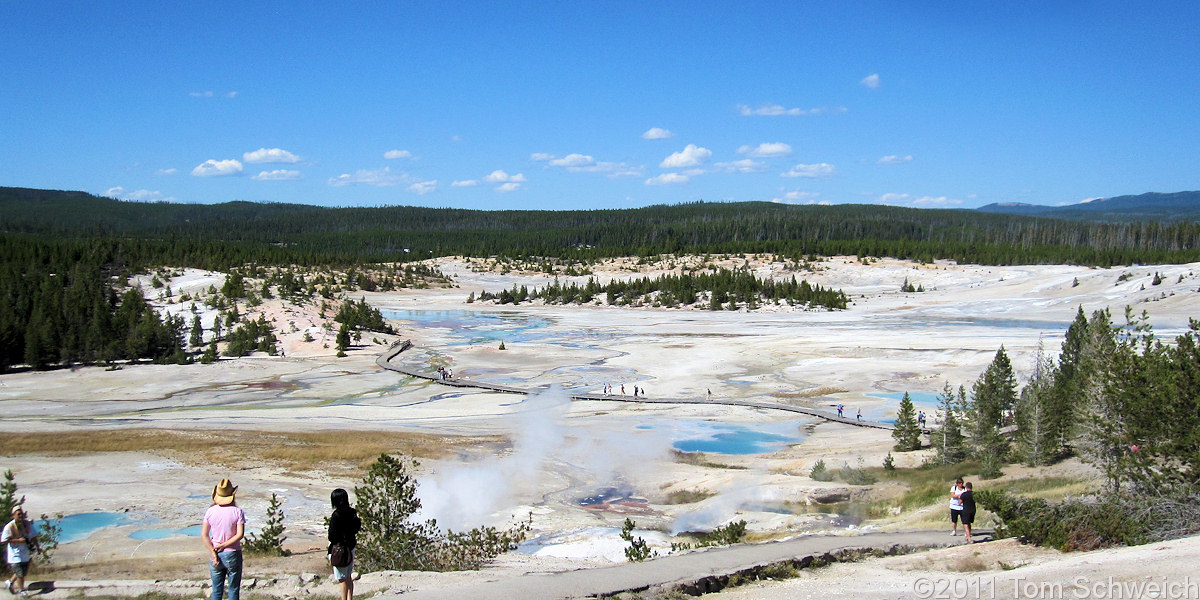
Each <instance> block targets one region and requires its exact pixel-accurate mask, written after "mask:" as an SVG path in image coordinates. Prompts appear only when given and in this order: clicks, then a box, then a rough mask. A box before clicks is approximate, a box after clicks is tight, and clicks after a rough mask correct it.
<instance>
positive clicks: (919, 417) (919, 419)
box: [917, 410, 925, 429]
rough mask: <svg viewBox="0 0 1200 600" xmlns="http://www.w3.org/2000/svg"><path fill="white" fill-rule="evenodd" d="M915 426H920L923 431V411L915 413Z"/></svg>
mask: <svg viewBox="0 0 1200 600" xmlns="http://www.w3.org/2000/svg"><path fill="white" fill-rule="evenodd" d="M917 425H920V426H921V429H925V411H923V410H922V411H918V412H917Z"/></svg>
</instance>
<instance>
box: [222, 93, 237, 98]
mask: <svg viewBox="0 0 1200 600" xmlns="http://www.w3.org/2000/svg"><path fill="white" fill-rule="evenodd" d="M237 95H238V93H237V92H227V93H226V94H225V97H226V98H229V99H233V98H237Z"/></svg>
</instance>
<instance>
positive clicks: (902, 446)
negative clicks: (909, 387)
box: [892, 392, 921, 452]
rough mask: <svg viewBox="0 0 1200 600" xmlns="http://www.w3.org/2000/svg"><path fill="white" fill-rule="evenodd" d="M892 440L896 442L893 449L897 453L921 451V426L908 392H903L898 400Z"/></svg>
mask: <svg viewBox="0 0 1200 600" xmlns="http://www.w3.org/2000/svg"><path fill="white" fill-rule="evenodd" d="M892 438H893V439H895V440H896V445H895V446H893V448H894V449H895V450H896V451H897V452H908V451H911V450H920V449H921V426H920V424H918V423H917V411H916V409H915V408H913V403H912V398H910V397H909V395H908V392H904V397H903V398H901V399H900V411H899V412H898V413H897V414H896V428H895V429H893V430H892Z"/></svg>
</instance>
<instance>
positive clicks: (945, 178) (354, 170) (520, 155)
mask: <svg viewBox="0 0 1200 600" xmlns="http://www.w3.org/2000/svg"><path fill="white" fill-rule="evenodd" d="M1197 24H1200V2H1194V1H1187V2H1175V1H1165V2H1149V3H1138V2H1076V1H1069V0H1068V1H1061V2H843V1H829V2H736V3H734V2H728V3H724V2H593V3H582V2H515V3H502V2H467V3H451V2H425V3H419V2H388V3H348V4H340V3H339V4H336V5H335V4H331V3H315V2H314V3H305V2H252V3H222V2H214V3H178V2H160V1H153V2H141V1H131V2H122V3H109V2H84V1H79V2H58V1H54V0H43V1H38V2H27V1H17V0H5V1H3V2H0V185H7V186H21V187H36V188H51V189H71V190H84V191H87V192H91V193H94V194H100V195H108V196H112V197H117V198H125V199H136V200H170V201H176V202H202V203H214V202H225V201H230V200H250V201H266V202H298V203H305V204H318V205H325V206H351V205H355V206H380V205H419V206H433V207H460V208H473V209H510V208H517V209H527V208H537V209H575V208H582V209H591V208H630V207H638V206H646V205H650V204H662V203H679V202H690V201H695V200H707V201H779V202H790V203H796V204H809V203H833V204H840V203H852V202H853V203H867V204H872V203H876V204H892V205H901V206H918V207H956V208H973V207H977V206H981V205H984V204H988V203H991V202H1029V203H1034V204H1051V205H1053V204H1064V203H1074V202H1079V201H1082V200H1085V199H1087V198H1093V197H1104V196H1115V195H1122V194H1138V193H1143V192H1149V191H1157V192H1174V191H1181V190H1194V189H1200V37H1198V34H1197V33H1196V31H1197V29H1196V28H1197Z"/></svg>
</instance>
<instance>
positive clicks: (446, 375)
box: [437, 367, 454, 381]
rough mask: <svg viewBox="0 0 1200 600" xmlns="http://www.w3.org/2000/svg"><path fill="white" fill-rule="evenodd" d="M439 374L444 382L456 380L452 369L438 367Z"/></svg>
mask: <svg viewBox="0 0 1200 600" xmlns="http://www.w3.org/2000/svg"><path fill="white" fill-rule="evenodd" d="M437 372H438V375H439V376H441V378H442V381H446V380H448V379H454V371H451V370H450V367H438V368H437Z"/></svg>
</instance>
